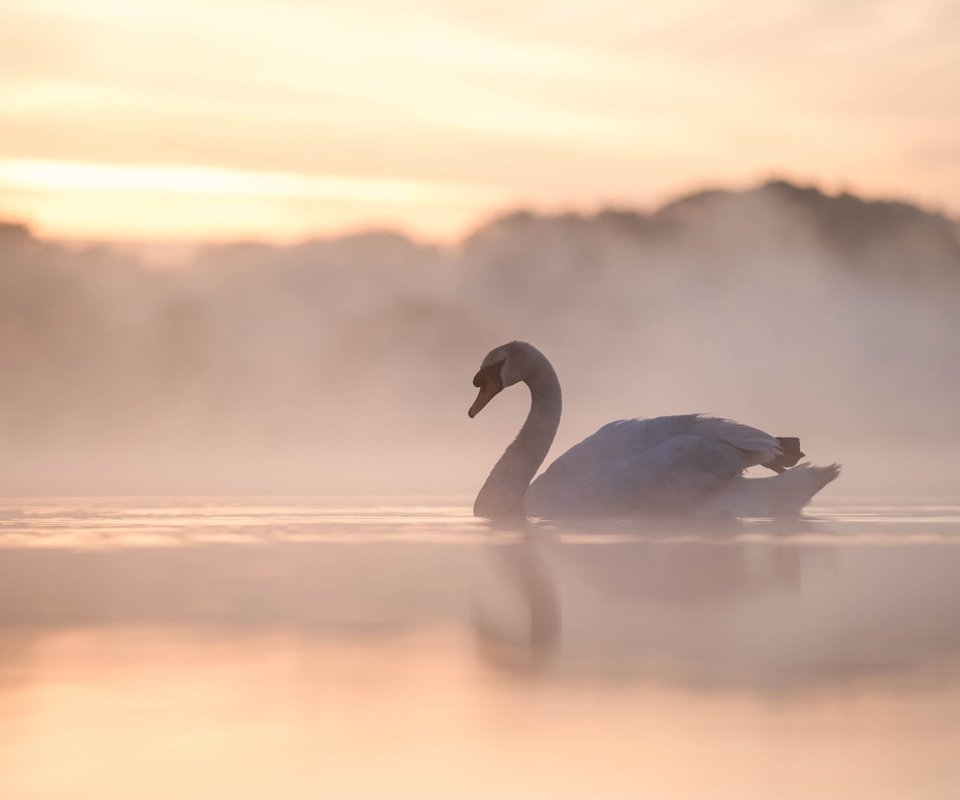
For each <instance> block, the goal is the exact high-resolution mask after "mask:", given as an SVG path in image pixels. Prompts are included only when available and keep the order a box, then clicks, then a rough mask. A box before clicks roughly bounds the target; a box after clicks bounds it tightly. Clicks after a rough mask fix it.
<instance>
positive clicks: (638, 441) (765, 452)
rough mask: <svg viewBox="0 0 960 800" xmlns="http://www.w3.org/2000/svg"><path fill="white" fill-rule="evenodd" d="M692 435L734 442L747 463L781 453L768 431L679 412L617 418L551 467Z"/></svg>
mask: <svg viewBox="0 0 960 800" xmlns="http://www.w3.org/2000/svg"><path fill="white" fill-rule="evenodd" d="M684 434H694V435H697V436H703V437H706V438H709V439H717V440H719V441H721V442H726V443H727V444H730V445H733V447H736V448H737V449H738V450H742V451H743V452H744V454H745V455H746V457H747V458H748V460H749V462H750V463H749V464H748V465H747V466H753V465H755V464H766V463H767V462H768V461H772V460H773V459H774V458H775V457H776V456H777V455H778V454H779V452H780V443H779V442H778V441H777V439H776V438H775V437H773V436H771V435H770V434H769V433H764V432H763V431H761V430H759V429H757V428H751V427H750V426H749V425H742V424H740V423H739V422H732V421H731V420H728V419H720V418H718V417H711V416H707V415H705V414H679V415H675V416H669V417H653V418H651V419H620V420H616V421H615V422H610V423H607V424H606V425H604V426H603V427H602V428H600V430H598V431H597V432H596V433H594V434H593V435H592V436H588V437H587V438H586V439H584V440H583V441H582V442H580V443H579V444H576V445H574V446H573V447H571V448H570V449H569V450H567V452H566V453H564V454H563V455H561V456H560V457H559V458H558V459H557V460H556V461H555V462H554V463H553V464H552V465H551V467H550V469H554V468H559V469H561V470H566V469H569V470H572V471H574V472H575V471H576V470H578V469H580V468H581V466H582V465H583V464H584V463H588V462H592V461H598V462H608V461H614V460H617V459H621V458H629V457H632V456H635V455H637V454H639V453H643V452H646V451H647V450H651V449H653V448H654V447H659V446H660V445H662V444H664V443H665V442H667V441H669V440H670V439H672V438H674V437H675V436H683V435H684Z"/></svg>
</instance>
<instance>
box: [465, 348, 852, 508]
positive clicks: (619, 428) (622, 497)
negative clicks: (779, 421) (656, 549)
mask: <svg viewBox="0 0 960 800" xmlns="http://www.w3.org/2000/svg"><path fill="white" fill-rule="evenodd" d="M520 381H523V382H525V383H527V385H528V386H529V387H530V393H531V408H530V413H529V415H528V417H527V420H526V422H525V423H524V425H523V427H522V428H521V430H520V433H519V434H518V436H517V438H516V440H515V441H514V442H513V443H512V444H511V445H510V446H509V447H508V448H507V450H506V451H505V452H504V454H503V456H502V457H501V458H500V460H499V461H498V462H497V464H496V465H495V466H494V468H493V470H492V471H491V473H490V476H489V477H488V478H487V481H486V482H485V483H484V485H483V488H481V490H480V493H479V494H478V496H477V501H476V503H475V505H474V513H476V514H477V515H478V516H484V517H489V518H492V519H497V518H504V517H518V516H522V515H524V514H525V515H528V516H535V517H545V518H552V519H570V518H581V519H582V518H600V517H615V518H629V517H633V516H637V515H640V514H648V513H654V514H662V513H677V512H701V513H708V514H727V515H731V514H732V515H735V516H776V515H780V514H786V513H796V512H799V511H800V510H801V509H802V508H803V506H804V505H806V504H807V503H808V502H809V501H810V499H811V498H812V497H813V495H814V494H816V493H817V492H818V491H819V490H820V489H821V488H823V486H825V485H826V484H827V483H829V482H830V481H831V480H833V479H834V478H836V476H837V474H838V473H839V467H838V466H837V465H835V464H834V465H831V466H829V467H812V466H809V465H806V464H803V465H800V466H799V467H795V468H793V469H790V470H787V471H785V472H783V473H782V474H779V475H776V476H773V477H770V478H753V479H747V478H744V477H743V472H744V470H746V469H747V468H748V467H751V466H755V465H758V464H771V463H772V462H774V460H775V459H776V458H777V457H778V455H780V452H781V446H780V442H779V441H778V440H777V439H776V438H775V437H773V436H771V435H770V434H768V433H764V432H763V431H761V430H758V429H757V428H752V427H750V426H748V425H742V424H740V423H737V422H731V421H730V420H725V419H718V418H716V417H710V416H705V415H702V414H684V415H679V416H669V417H657V418H654V419H629V420H618V421H616V422H611V423H609V424H607V425H604V426H603V427H602V428H600V430H598V431H597V432H596V433H594V434H593V435H592V436H588V437H587V438H586V439H584V440H583V441H582V442H580V443H579V444H577V445H574V446H573V447H571V448H570V449H569V450H567V451H566V452H565V453H564V454H563V455H561V456H560V457H559V458H557V459H556V461H554V462H553V463H552V464H551V465H550V466H549V467H548V468H547V470H546V471H545V472H544V473H543V474H542V475H540V477H538V478H537V479H536V480H535V481H533V483H532V484H531V483H530V480H531V479H532V478H533V475H534V474H535V473H536V470H537V469H538V468H539V466H540V464H542V463H543V460H544V458H545V457H546V454H547V451H548V450H549V448H550V445H551V444H552V442H553V438H554V436H555V434H556V430H557V427H558V426H559V422H560V411H561V393H560V383H559V381H558V379H557V377H556V373H555V372H554V371H553V367H552V366H551V365H550V362H549V361H547V359H546V357H545V356H544V355H543V354H542V353H540V351H538V350H537V349H536V348H534V347H533V346H531V345H529V344H526V343H525V342H511V343H509V344H507V345H503V346H502V347H498V348H496V349H494V350H493V351H491V352H490V354H489V355H488V356H487V357H486V358H485V359H484V361H483V365H482V367H481V370H480V372H479V373H477V377H476V378H475V379H474V384H475V385H476V386H478V387H479V388H480V395H479V396H478V398H477V401H476V402H475V403H474V406H473V408H471V416H473V415H475V414H476V413H477V412H478V411H479V410H480V409H482V408H483V406H484V405H486V403H487V402H489V400H490V399H491V398H492V397H493V396H495V395H496V394H497V393H498V392H499V391H501V390H502V389H503V388H504V387H506V386H510V385H512V384H514V383H517V382H520ZM797 452H798V453H799V451H797Z"/></svg>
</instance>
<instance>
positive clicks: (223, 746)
mask: <svg viewBox="0 0 960 800" xmlns="http://www.w3.org/2000/svg"><path fill="white" fill-rule="evenodd" d="M469 505H470V503H469V498H462V497H404V498H396V497H379V498H369V497H366V498H253V499H250V498H242V499H238V498H116V499H109V498H107V499H86V498H84V499H78V498H46V499H45V498H28V499H7V500H3V501H0V797H2V798H4V800H39V799H40V798H43V799H44V800H46V799H47V798H50V800H54V799H56V800H64V798H69V800H134V799H136V800H152V799H153V798H157V800H161V798H162V800H169V798H178V800H194V798H195V799H196V800H215V799H217V798H225V799H229V800H234V799H235V798H236V799H240V798H244V799H246V798H250V799H251V800H252V799H253V798H274V797H276V798H318V797H331V798H368V797H369V798H381V797H407V796H410V797H416V798H418V799H421V800H422V799H423V798H450V797H456V798H473V797H477V798H491V797H497V798H514V797H516V798H520V797H542V796H549V797H551V798H586V797H590V798H594V797H600V798H639V797H649V798H705V797H709V798H727V797H729V798H763V799H764V800H767V799H768V798H778V800H779V799H781V798H809V797H814V796H815V797H818V798H843V799H844V800H848V799H849V798H860V797H863V798H871V800H876V798H897V800H902V798H911V799H914V798H953V797H956V791H957V790H956V786H957V784H958V782H960V759H958V757H957V754H958V753H960V669H958V667H960V500H951V499H944V498H885V499H882V500H878V499H877V498H855V497H840V498H832V499H829V500H825V501H823V502H821V503H820V504H819V505H814V506H812V507H811V508H810V509H809V510H808V514H807V515H806V516H805V517H804V518H802V519H798V520H792V521H784V522H771V521H762V520H747V521H742V522H736V523H734V522H730V523H725V524H719V523H714V522H707V521H697V520H690V521H684V522H677V521H672V522H668V521H654V520H651V521H645V522H642V523H632V524H630V525H625V524H618V525H603V526H600V525H597V526H592V527H591V526H581V527H578V528H564V527H558V526H553V525H548V524H544V523H541V524H532V525H531V526H529V528H528V529H527V530H524V531H516V530H502V529H491V528H489V527H488V526H486V525H485V524H484V523H482V522H480V521H477V520H475V519H473V517H472V516H471V515H470V509H469Z"/></svg>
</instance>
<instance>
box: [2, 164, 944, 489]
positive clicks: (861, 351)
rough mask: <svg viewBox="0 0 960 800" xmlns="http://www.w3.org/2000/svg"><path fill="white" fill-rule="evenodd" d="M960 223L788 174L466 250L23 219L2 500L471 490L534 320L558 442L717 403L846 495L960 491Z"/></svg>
mask: <svg viewBox="0 0 960 800" xmlns="http://www.w3.org/2000/svg"><path fill="white" fill-rule="evenodd" d="M958 230H960V229H958V225H957V224H956V223H955V222H954V221H952V220H950V219H948V218H946V217H942V216H939V215H937V214H933V213H928V212H925V211H922V210H919V209H917V208H915V207H912V206H909V205H906V204H901V203H895V202H866V201H863V200H861V199H858V198H856V197H852V196H849V195H840V196H826V195H824V194H822V193H820V192H819V191H817V190H815V189H804V188H799V187H796V186H792V185H790V184H786V183H778V182H774V183H770V184H767V185H765V186H762V187H759V188H757V189H754V190H751V191H745V192H724V191H712V192H704V193H701V194H698V195H694V196H690V197H687V198H684V199H682V200H680V201H678V202H676V203H673V204H670V205H668V206H666V207H664V208H662V209H660V210H658V211H656V212H655V213H651V214H640V213H635V212H632V211H617V210H608V211H604V212H600V213H598V214H596V215H592V216H578V215H566V216H550V217H541V216H536V215H532V214H528V213H516V214H512V215H508V216H505V217H501V218H499V219H496V220H493V221H491V222H489V223H488V224H485V225H483V226H481V227H480V228H478V229H477V230H476V231H475V233H474V234H472V235H471V236H469V237H468V238H466V239H465V240H464V241H463V242H461V243H460V244H459V245H458V246H456V247H452V248H440V247H436V246H431V245H429V244H423V243H417V242H413V241H410V240H408V239H406V238H404V237H403V236H400V235H397V234H392V233H382V232H372V233H363V234H357V235H352V236H344V237H341V238H338V239H329V240H314V241H308V242H304V243H302V244H299V245H296V246H289V247H281V246H271V245H265V244H249V243H237V244H233V245H221V246H210V247H204V248H200V249H199V250H198V251H197V252H196V254H195V255H193V256H192V257H191V258H190V260H189V263H186V264H184V265H183V266H182V267H181V268H179V269H176V270H163V271H158V270H156V269H151V268H149V267H148V266H146V265H145V264H144V263H142V262H140V261H138V260H137V259H136V258H135V257H134V256H132V255H130V254H129V252H124V251H120V250H115V249H111V248H109V247H90V248H83V249H77V248H68V247H65V246H63V245H60V244H58V243H56V242H50V241H43V240H40V239H37V238H36V237H35V236H33V235H32V234H31V233H30V232H29V231H28V230H27V229H25V228H22V227H18V226H14V225H8V226H6V227H2V228H0V376H2V389H3V390H2V393H0V442H2V445H3V449H4V456H5V457H4V459H3V462H2V467H0V480H2V482H3V486H4V492H3V493H4V494H6V495H15V494H71V493H78V494H79V493H100V494H116V493H125V492H136V493H140V494H163V493H167V492H180V493H184V492H188V493H196V494H203V493H211V492H212V493H218V492H219V493H302V494H308V493H309V494H314V493H343V492H359V493H362V492H391V493H404V492H411V491H419V492H460V493H464V494H470V493H471V492H474V491H475V490H476V488H477V487H478V486H479V484H480V483H481V482H482V480H483V478H484V476H485V475H486V473H487V471H488V469H489V467H490V466H491V465H492V463H493V461H494V460H495V459H496V457H497V456H498V455H499V453H500V451H501V450H502V447H503V446H504V445H506V444H507V442H508V441H509V439H510V437H511V436H512V435H513V433H514V431H515V430H516V428H517V427H519V424H520V422H521V420H522V417H523V415H524V413H525V409H526V403H527V397H526V393H525V392H523V391H522V390H514V391H512V392H505V393H504V394H503V395H501V396H500V397H498V398H497V399H496V400H495V402H494V403H492V404H491V405H490V406H489V407H488V409H487V410H485V411H484V412H483V414H482V415H481V416H480V417H479V418H478V419H476V420H473V421H469V420H467V417H466V409H467V407H468V406H469V404H470V402H471V400H472V395H473V389H472V387H471V385H470V378H471V376H472V375H473V373H474V372H475V371H476V369H477V366H478V365H479V362H480V359H481V358H482V357H483V355H484V354H485V353H486V352H487V351H488V350H490V349H491V348H492V347H494V346H496V345H498V344H502V343H503V342H506V341H509V340H511V339H525V340H528V341H530V342H532V343H533V344H535V345H536V346H537V347H538V348H539V349H541V350H542V351H543V352H544V353H545V354H546V355H547V356H548V357H549V358H550V359H551V361H552V362H553V364H554V366H555V367H556V369H557V372H558V374H559V376H560V380H561V383H562V385H563V388H564V403H565V405H564V418H563V421H562V423H561V427H560V433H559V436H558V439H557V444H556V445H555V447H554V450H553V454H554V455H556V454H557V453H559V452H561V450H562V448H564V447H566V446H568V445H570V444H572V443H574V442H576V441H578V440H579V439H581V438H582V437H583V436H586V435H588V434H589V433H591V432H593V431H594V430H595V429H596V428H597V427H599V426H600V425H601V424H603V423H604V422H606V421H608V420H611V419H617V418H624V417H633V416H655V415H659V414H669V413H685V412H694V411H700V412H708V413H714V414H717V415H720V416H726V417H730V418H733V419H737V420H739V421H742V422H746V423H748V424H751V425H755V426H758V427H761V428H763V429H766V430H768V431H770V432H771V433H773V434H775V435H780V436H799V437H800V438H801V441H802V444H803V449H804V451H805V452H806V453H807V454H808V457H809V459H810V460H811V461H813V462H814V463H830V462H833V461H839V462H842V463H844V465H845V473H844V475H843V477H842V478H841V480H840V481H839V482H837V484H835V485H834V486H832V487H830V489H828V491H843V492H844V493H846V494H850V493H855V494H950V493H956V492H957V490H958V489H960V483H958V481H960V479H958V477H957V476H958V475H960V457H958V455H957V454H958V452H960V416H958V415H957V413H956V397H957V396H958V392H960V370H958V369H957V365H958V364H960V321H958V319H960V317H958V315H957V313H956V308H957V306H958V303H957V301H958V300H960V233H958ZM841 484H842V485H841Z"/></svg>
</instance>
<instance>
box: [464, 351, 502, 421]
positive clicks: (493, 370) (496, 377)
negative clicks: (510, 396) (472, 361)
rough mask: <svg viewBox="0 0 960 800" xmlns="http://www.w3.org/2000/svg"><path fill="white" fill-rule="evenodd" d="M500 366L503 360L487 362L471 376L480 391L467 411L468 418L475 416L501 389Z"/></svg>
mask: <svg viewBox="0 0 960 800" xmlns="http://www.w3.org/2000/svg"><path fill="white" fill-rule="evenodd" d="M502 366H503V361H498V362H497V363H496V364H488V365H487V366H485V367H480V371H479V372H478V373H477V374H476V375H474V376H473V385H474V386H477V387H479V389H480V393H479V394H478V395H477V399H476V400H474V401H473V405H472V406H470V410H469V411H468V412H467V415H468V416H469V417H470V419H473V418H474V417H475V416H477V414H479V413H480V411H481V409H482V408H483V407H484V406H485V405H486V404H487V403H489V402H490V401H491V400H493V398H494V397H496V396H497V395H498V394H499V393H500V392H501V391H502V390H503V379H502V378H501V377H500V367H502Z"/></svg>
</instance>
